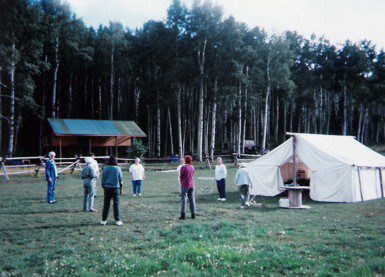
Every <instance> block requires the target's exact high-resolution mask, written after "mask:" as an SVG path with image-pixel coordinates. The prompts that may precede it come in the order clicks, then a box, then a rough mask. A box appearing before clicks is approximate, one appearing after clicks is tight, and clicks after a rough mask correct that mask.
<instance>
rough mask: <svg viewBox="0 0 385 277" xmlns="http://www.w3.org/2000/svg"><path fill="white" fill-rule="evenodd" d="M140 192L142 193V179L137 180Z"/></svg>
mask: <svg viewBox="0 0 385 277" xmlns="http://www.w3.org/2000/svg"><path fill="white" fill-rule="evenodd" d="M136 182H137V186H138V194H141V193H142V180H137V181H136Z"/></svg>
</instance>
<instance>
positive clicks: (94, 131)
mask: <svg viewBox="0 0 385 277" xmlns="http://www.w3.org/2000/svg"><path fill="white" fill-rule="evenodd" d="M48 122H49V124H50V126H51V128H52V130H53V132H54V133H55V135H56V136H90V137H120V136H126V137H146V134H145V133H144V132H143V131H142V130H141V129H140V128H139V126H138V125H136V123H135V122H134V121H120V120H91V119H56V118H55V119H54V118H49V119H48Z"/></svg>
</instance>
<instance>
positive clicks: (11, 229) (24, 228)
mask: <svg viewBox="0 0 385 277" xmlns="http://www.w3.org/2000/svg"><path fill="white" fill-rule="evenodd" d="M91 226H94V227H95V226H101V225H100V223H99V221H95V222H89V223H76V224H59V225H44V226H28V227H21V228H17V227H16V228H14V227H11V228H9V229H7V228H3V229H0V232H14V231H27V230H49V229H67V228H71V229H74V228H79V227H91Z"/></svg>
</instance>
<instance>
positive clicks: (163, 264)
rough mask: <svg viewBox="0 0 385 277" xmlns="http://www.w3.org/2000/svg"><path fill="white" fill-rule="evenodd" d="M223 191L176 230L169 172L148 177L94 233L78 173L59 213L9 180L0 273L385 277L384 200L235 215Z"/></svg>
mask: <svg viewBox="0 0 385 277" xmlns="http://www.w3.org/2000/svg"><path fill="white" fill-rule="evenodd" d="M229 173H230V176H229V180H233V177H234V170H230V172H229ZM124 174H125V180H126V183H127V178H128V174H127V172H124ZM197 175H198V176H209V175H212V172H210V171H207V170H199V171H198V172H197ZM230 183H231V182H228V186H227V187H228V201H227V202H226V203H218V202H217V201H216V198H217V195H216V194H203V193H198V194H197V195H196V196H197V197H196V198H197V206H198V217H197V219H196V220H195V221H193V220H191V219H189V220H186V221H183V222H180V221H178V220H177V218H178V216H179V208H180V205H179V197H178V195H177V184H176V174H175V173H156V172H148V173H147V180H146V182H145V183H144V186H143V188H144V195H143V197H141V198H133V197H132V195H131V186H130V185H129V186H126V188H125V195H124V196H123V199H122V203H121V208H122V220H123V222H124V225H123V226H121V227H118V226H114V225H113V223H114V221H113V217H112V212H111V213H110V216H109V222H108V223H109V225H107V226H100V225H99V222H100V217H101V210H102V197H98V198H97V199H96V207H97V209H98V210H99V212H98V213H83V212H81V210H82V192H83V188H82V183H81V180H80V179H79V177H78V175H65V176H64V177H63V178H62V179H61V180H60V183H59V185H58V188H57V191H56V193H57V200H58V203H57V204H56V205H47V204H46V203H45V194H46V184H45V182H44V180H43V179H42V178H33V177H19V178H18V177H12V178H11V182H10V183H1V184H0V238H1V245H0V270H1V275H7V274H23V275H32V274H33V273H37V274H44V275H54V274H55V275H66V274H71V275H73V274H76V275H94V274H100V275H106V274H109V275H113V274H119V275H157V274H160V275H182V274H183V275H217V276H222V275H260V274H264V275H313V274H319V275H340V274H341V273H345V274H348V275H373V274H376V273H377V274H381V275H383V274H385V201H384V200H376V201H368V202H364V203H355V204H330V203H319V202H313V201H305V202H306V204H308V205H311V207H312V208H311V210H306V211H305V210H284V209H279V208H278V198H264V197H260V198H257V202H262V203H263V207H262V208H253V209H251V208H250V209H248V210H241V209H240V208H239V203H238V202H239V201H238V194H237V192H236V191H235V189H234V188H233V187H232V185H231V184H230ZM99 195H100V196H101V189H100V188H99Z"/></svg>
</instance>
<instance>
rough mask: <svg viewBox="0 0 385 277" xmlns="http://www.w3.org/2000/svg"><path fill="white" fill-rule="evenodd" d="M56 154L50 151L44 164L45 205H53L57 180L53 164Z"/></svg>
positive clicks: (54, 164) (55, 168)
mask: <svg viewBox="0 0 385 277" xmlns="http://www.w3.org/2000/svg"><path fill="white" fill-rule="evenodd" d="M55 157H56V153H55V152H53V151H51V152H49V153H48V160H47V161H46V162H45V179H46V180H47V203H48V204H54V203H56V200H55V188H56V183H57V180H58V172H57V167H56V163H55Z"/></svg>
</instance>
